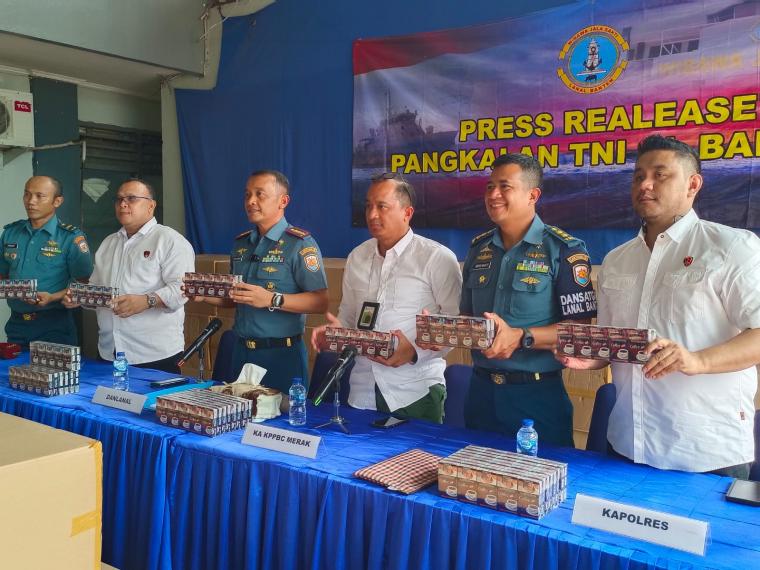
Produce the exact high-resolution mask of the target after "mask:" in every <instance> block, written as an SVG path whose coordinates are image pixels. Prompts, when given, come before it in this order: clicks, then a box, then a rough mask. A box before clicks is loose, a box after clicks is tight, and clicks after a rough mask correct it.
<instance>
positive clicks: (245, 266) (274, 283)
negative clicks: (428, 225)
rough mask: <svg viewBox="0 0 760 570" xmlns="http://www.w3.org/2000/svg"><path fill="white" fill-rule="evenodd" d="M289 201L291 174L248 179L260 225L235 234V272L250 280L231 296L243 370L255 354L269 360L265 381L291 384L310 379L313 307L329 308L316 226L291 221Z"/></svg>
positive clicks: (283, 386)
mask: <svg viewBox="0 0 760 570" xmlns="http://www.w3.org/2000/svg"><path fill="white" fill-rule="evenodd" d="M289 202H290V195H289V183H288V179H287V178H286V177H285V175H283V174H282V173H280V172H277V171H274V170H265V171H258V172H254V173H253V174H252V175H251V176H250V177H249V178H248V182H247V184H246V189H245V211H246V214H247V215H248V220H249V221H250V222H251V223H253V224H255V227H254V228H253V229H252V230H250V231H247V232H244V233H242V234H240V235H239V236H237V237H236V238H235V243H234V245H233V248H232V252H231V255H230V259H231V267H232V273H233V274H236V275H242V276H243V281H244V282H243V283H242V284H240V285H238V286H236V287H235V289H234V291H233V293H232V298H231V300H232V302H234V303H235V306H236V311H235V325H234V331H235V333H236V334H237V336H238V342H237V344H236V345H235V350H234V352H233V369H234V372H235V375H236V376H237V374H238V373H239V372H240V370H241V369H242V367H243V365H244V364H245V363H247V362H251V363H253V364H256V365H258V366H261V367H263V368H266V370H267V373H266V375H265V376H264V379H263V381H262V383H263V384H264V385H266V386H270V387H272V388H277V389H278V390H281V391H283V392H287V391H288V388H289V387H290V384H291V382H292V379H293V378H294V377H296V376H298V377H301V378H303V380H304V383H306V384H308V378H309V375H308V370H307V355H306V346H305V344H304V341H303V331H304V325H305V323H306V314H309V313H324V312H325V311H326V310H327V278H326V277H325V271H324V267H323V263H322V254H321V253H320V251H319V247H318V246H317V242H316V241H314V238H313V237H311V235H310V234H309V232H307V231H305V230H302V229H300V228H296V227H294V226H291V225H290V224H288V222H287V220H286V219H285V208H286V207H287V205H288V203H289ZM204 300H205V299H204ZM212 301H213V300H212Z"/></svg>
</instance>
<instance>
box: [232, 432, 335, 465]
mask: <svg viewBox="0 0 760 570" xmlns="http://www.w3.org/2000/svg"><path fill="white" fill-rule="evenodd" d="M321 441H322V438H321V437H320V436H318V435H308V434H305V433H301V432H299V431H291V430H288V429H279V428H273V427H266V426H263V425H261V424H255V423H249V424H248V425H247V426H246V428H245V433H243V439H242V443H244V444H245V445H252V446H254V447H263V448H264V449H272V450H274V451H281V452H283V453H290V454H291V455H300V456H301V457H308V458H309V459H314V458H315V457H316V456H317V449H318V448H319V442H321Z"/></svg>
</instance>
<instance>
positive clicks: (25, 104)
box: [14, 101, 32, 113]
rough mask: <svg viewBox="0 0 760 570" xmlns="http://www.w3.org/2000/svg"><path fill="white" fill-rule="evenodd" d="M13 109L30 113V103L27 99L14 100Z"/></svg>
mask: <svg viewBox="0 0 760 570" xmlns="http://www.w3.org/2000/svg"><path fill="white" fill-rule="evenodd" d="M14 110H16V111H20V112H22V113H31V112H32V104H31V103H30V102H29V101H15V102H14Z"/></svg>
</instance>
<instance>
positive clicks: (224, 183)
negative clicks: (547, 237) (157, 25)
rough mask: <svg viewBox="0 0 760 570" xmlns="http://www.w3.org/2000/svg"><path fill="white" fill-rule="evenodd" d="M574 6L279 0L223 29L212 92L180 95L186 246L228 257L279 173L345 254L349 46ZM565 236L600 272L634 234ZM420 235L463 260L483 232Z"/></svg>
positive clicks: (349, 242)
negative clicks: (262, 176) (258, 197)
mask: <svg viewBox="0 0 760 570" xmlns="http://www.w3.org/2000/svg"><path fill="white" fill-rule="evenodd" d="M567 3H568V2H566V1H565V2H563V1H562V0H537V1H532V2H531V1H525V0H515V1H513V2H494V1H493V0H470V1H469V2H461V1H460V0H438V1H412V2H409V1H408V0H406V1H401V0H385V1H384V2H366V1H357V0H330V1H329V2H303V1H297V0H278V1H277V2H276V3H275V4H273V5H271V6H269V7H267V8H265V9H264V10H262V11H261V12H259V13H257V14H254V15H252V16H248V17H241V18H232V19H230V20H228V21H227V22H225V24H224V40H223V46H222V56H221V62H220V69H219V78H218V83H217V86H216V88H215V89H213V90H211V91H193V90H178V91H177V114H178V119H179V130H180V144H181V152H182V168H183V174H184V183H185V208H186V217H187V220H186V222H187V235H188V239H189V240H190V241H191V242H192V244H193V246H194V247H195V249H196V251H197V252H198V253H227V252H228V251H230V248H231V245H232V238H233V237H234V235H236V234H237V233H239V232H241V231H243V230H245V229H247V228H248V227H249V224H248V222H247V220H246V217H245V213H244V211H243V208H242V200H243V189H244V186H245V181H246V178H247V175H248V174H249V173H250V172H251V171H253V170H257V169H261V168H275V169H278V170H282V171H283V172H284V173H285V174H286V175H287V176H288V177H289V178H290V181H291V185H292V201H291V204H290V205H289V206H288V209H287V212H286V216H287V218H288V221H290V223H292V224H295V225H297V226H301V227H303V228H305V229H308V230H309V231H311V232H312V234H314V236H315V238H316V239H317V242H318V243H319V245H320V247H321V249H322V253H323V255H325V256H326V257H345V256H347V255H348V253H349V252H350V251H351V249H353V247H355V246H356V245H358V244H359V243H361V242H362V241H364V240H365V239H367V237H368V233H367V230H366V229H365V228H352V227H351V157H352V113H353V74H352V61H351V53H352V51H351V50H352V42H353V41H354V40H355V39H357V38H371V37H380V36H390V35H398V34H411V33H416V32H422V31H432V30H442V29H447V28H457V27H462V26H468V25H474V24H481V23H486V22H493V21H498V20H503V19H507V18H512V17H515V16H520V15H523V14H526V13H528V12H531V11H535V10H540V9H549V8H552V7H555V6H559V5H562V4H567ZM545 221H546V222H547V223H552V220H551V219H545ZM412 227H414V220H412ZM564 229H565V230H567V231H569V232H570V233H573V234H574V235H577V236H578V237H580V238H583V239H585V240H586V242H587V244H588V246H589V250H590V252H591V255H592V260H593V262H595V263H600V262H601V260H602V258H603V256H604V254H605V253H607V251H609V250H610V249H612V247H614V246H616V245H618V244H620V243H622V242H623V241H625V240H626V239H629V238H630V237H632V236H633V235H634V234H635V231H636V230H634V229H633V228H632V229H630V230H610V229H607V230H578V231H574V228H564ZM420 233H422V234H424V235H425V236H427V237H430V238H432V239H435V240H437V241H440V242H441V243H443V244H445V245H447V246H448V247H450V248H451V249H452V250H454V252H455V253H456V254H457V256H458V257H459V258H460V259H462V258H464V255H465V253H466V251H467V248H468V245H469V242H470V239H471V238H472V237H473V236H474V235H476V234H477V233H478V231H477V230H473V229H462V230H458V229H456V230H433V229H427V230H424V231H420Z"/></svg>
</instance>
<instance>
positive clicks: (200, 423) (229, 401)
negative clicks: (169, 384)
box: [156, 390, 252, 437]
mask: <svg viewBox="0 0 760 570" xmlns="http://www.w3.org/2000/svg"><path fill="white" fill-rule="evenodd" d="M251 410H252V402H251V400H247V399H245V398H239V397H237V396H232V395H229V394H222V393H217V392H212V391H211V390H187V391H184V392H177V393H174V394H167V395H165V396H159V397H158V398H156V418H157V419H158V421H159V422H161V423H162V424H165V425H169V426H172V427H176V428H179V429H184V430H186V431H189V432H192V433H197V434H199V435H205V436H209V437H213V436H216V435H220V434H223V433H227V432H229V431H234V430H237V429H241V428H243V427H244V426H245V424H246V423H247V422H248V421H249V420H250V419H251Z"/></svg>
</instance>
